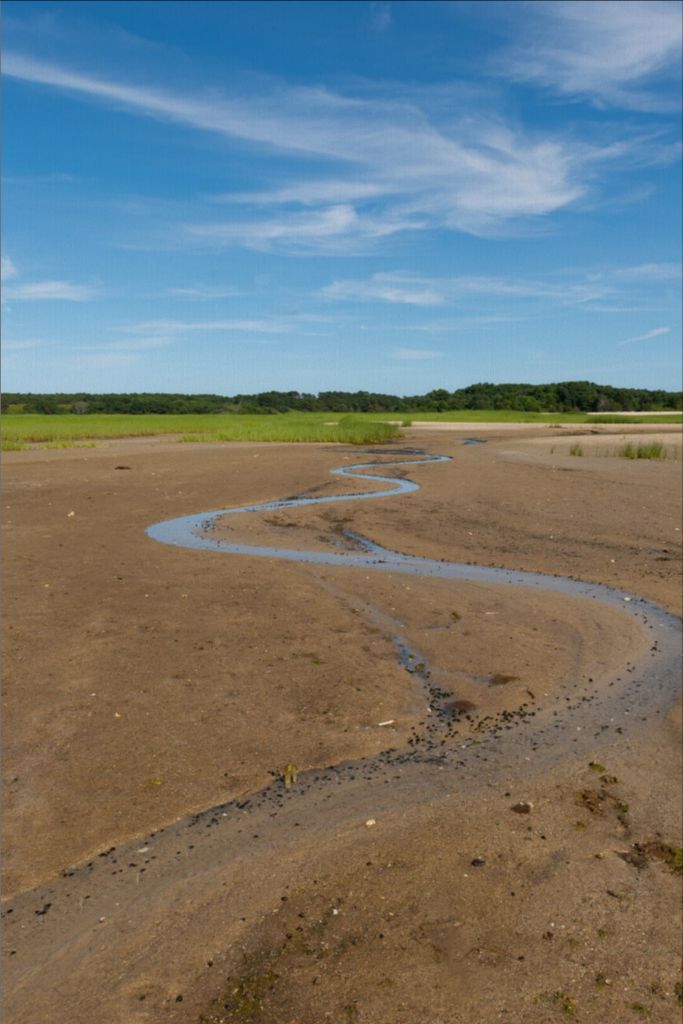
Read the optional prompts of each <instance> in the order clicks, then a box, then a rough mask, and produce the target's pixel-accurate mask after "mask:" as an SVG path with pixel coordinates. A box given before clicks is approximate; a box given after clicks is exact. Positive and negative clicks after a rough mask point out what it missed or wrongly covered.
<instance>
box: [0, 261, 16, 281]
mask: <svg viewBox="0 0 683 1024" xmlns="http://www.w3.org/2000/svg"><path fill="white" fill-rule="evenodd" d="M1 263H2V271H1V272H0V279H1V280H3V281H10V280H11V279H12V278H13V277H16V276H17V268H16V267H15V266H14V264H13V263H12V260H11V259H10V258H9V256H3V257H2V260H1Z"/></svg>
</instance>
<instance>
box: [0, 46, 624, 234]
mask: <svg viewBox="0 0 683 1024" xmlns="http://www.w3.org/2000/svg"><path fill="white" fill-rule="evenodd" d="M4 65H5V67H4V70H5V73H6V74H8V75H10V76H13V77H16V78H20V79H23V80H25V81H31V82H35V83H40V84H42V85H46V86H51V87H54V88H59V89H65V90H68V91H71V92H74V93H77V94H80V95H82V96H85V97H87V98H90V99H94V100H97V101H100V102H104V103H106V104H108V105H114V106H117V107H123V108H125V109H127V110H130V111H131V112H134V113H137V114H139V115H143V116H147V117H153V118H156V119H161V120H166V121H172V122H176V123H181V124H185V125H191V126H192V127H194V128H196V129H199V130H203V131H209V132H212V133H217V134H219V135H221V136H224V137H226V138H230V139H233V140H234V139H237V140H241V141H242V142H244V143H250V144H258V145H261V146H267V147H270V148H276V149H278V150H281V151H286V152H289V153H291V154H296V155H298V156H300V157H301V156H305V157H312V158H315V159H316V160H317V161H318V163H319V160H320V158H324V159H326V160H327V161H328V162H329V170H328V172H326V173H325V174H320V173H318V175H317V177H316V178H314V179H312V180H311V178H310V175H304V177H305V178H306V179H307V180H303V181H301V180H300V181H294V182H291V181H290V182H289V183H288V184H286V185H284V186H280V187H275V188H273V189H272V190H265V191H264V190H262V191H260V192H255V193H251V194H249V193H247V194H244V193H242V194H236V195H235V196H233V197H229V196H225V195H223V196H220V197H218V198H219V199H220V201H222V202H226V201H230V200H232V201H233V202H234V203H236V204H240V205H243V204H244V203H249V202H251V203H256V204H259V205H266V204H268V205H274V206H278V205H279V206H280V207H282V210H281V212H280V213H278V215H277V216H276V217H272V218H269V219H266V220H263V219H260V218H258V217H255V218H249V219H247V220H241V221H240V220H234V219H232V218H231V219H230V220H229V221H228V222H227V223H215V224H211V223H203V224H201V223H200V224H192V225H190V226H189V227H187V228H186V231H185V233H184V238H185V241H186V242H188V241H191V240H194V241H203V242H205V243H207V242H211V243H212V244H214V245H235V244H240V245H245V244H246V245H249V246H251V247H252V248H281V249H282V248H286V247H287V246H289V245H290V244H291V245H292V247H293V248H294V249H297V248H298V249H302V248H304V249H307V250H309V251H311V250H312V251H315V249H316V248H319V249H320V251H322V252H326V251H341V252H344V251H346V250H347V249H348V248H349V246H350V242H351V240H355V241H356V242H357V243H359V244H363V243H366V244H367V243H372V242H373V241H374V240H377V239H379V238H382V237H386V236H388V235H392V234H395V233H396V232H399V231H405V230H413V229H417V228H421V229H426V228H430V227H446V228H450V229H453V230H462V231H467V232H470V233H474V234H487V233H488V234H490V233H492V232H495V231H497V230H500V229H501V227H502V226H504V225H505V224H507V223H508V222H511V221H512V222H515V221H517V220H518V219H519V218H522V219H524V218H527V219H528V218H532V219H533V218H539V217H544V216H546V215H548V214H552V213H553V212H555V211H557V210H561V209H563V208H565V207H567V206H568V205H570V204H571V203H574V202H576V201H577V200H578V199H580V198H582V197H584V196H585V195H586V192H587V190H588V188H589V186H591V182H592V180H593V177H594V175H595V171H596V166H597V165H599V164H600V162H601V161H604V160H611V161H614V160H615V159H617V154H616V153H615V151H614V147H610V146H609V145H605V146H593V145H587V144H584V143H579V142H577V140H572V139H570V138H568V137H566V136H562V137H559V136H553V135H551V134H549V133H547V132H546V133H545V134H541V133H537V134H535V135H528V134H526V133H525V132H524V131H523V130H522V129H521V128H519V127H518V126H516V125H515V126H511V125H506V124H505V123H504V122H503V121H502V120H501V119H500V118H498V117H481V116H478V115H477V112H476V110H474V109H471V108H468V109H467V112H466V113H462V112H461V111H460V110H459V105H458V104H457V103H456V100H455V97H456V93H454V97H453V101H452V102H451V103H448V102H446V99H445V98H443V99H442V102H441V103H440V104H438V105H437V107H438V109H437V110H436V111H435V110H430V109H429V103H428V102H427V101H426V100H424V98H423V97H422V95H421V93H420V91H419V90H415V91H414V94H413V96H412V97H408V96H407V95H406V94H405V93H404V92H401V91H399V90H398V87H396V89H395V90H394V93H393V94H392V90H391V87H385V88H382V87H380V86H377V87H376V92H375V94H374V95H369V94H368V90H369V88H370V87H367V89H366V94H364V95H363V96H362V97H361V98H357V97H355V96H343V95H340V94H336V93H333V92H331V91H330V90H327V89H323V88H303V87H288V86H287V85H284V84H283V85H281V86H280V87H279V88H273V89H272V90H271V91H270V92H268V93H260V94H251V95H242V96H226V95H220V94H218V93H217V92H215V91H214V92H213V93H211V94H196V95H182V94H177V93H173V92H171V91H169V90H163V89H155V88H151V87H148V86H144V87H143V86H137V85H127V84H125V83H121V82H116V81H111V80H106V79H103V78H98V77H96V76H94V75H87V74H81V73H78V72H74V71H70V70H68V69H64V68H60V67H57V66H54V65H48V64H44V63H40V62H38V61H35V60H33V59H31V58H27V57H22V56H19V55H16V54H12V53H8V54H6V56H5V60H4ZM423 100H424V101H423ZM454 109H455V110H456V111H457V113H455V114H454V113H453V111H454ZM629 147H631V149H633V150H634V151H635V150H637V148H638V142H637V141H634V142H629V143H625V144H623V143H622V144H621V147H620V149H619V154H618V158H619V159H620V160H621V162H622V163H623V162H625V161H626V160H627V159H628V155H629ZM288 204H298V205H302V206H305V207H313V210H312V211H311V212H310V213H308V212H303V213H302V212H300V211H296V210H291V209H288V208H287V205H288Z"/></svg>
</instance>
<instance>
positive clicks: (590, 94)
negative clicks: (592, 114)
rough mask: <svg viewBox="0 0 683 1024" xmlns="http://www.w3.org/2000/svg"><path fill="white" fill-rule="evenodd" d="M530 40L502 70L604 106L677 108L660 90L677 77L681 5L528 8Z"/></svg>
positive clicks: (502, 61) (569, 3)
mask: <svg viewBox="0 0 683 1024" xmlns="http://www.w3.org/2000/svg"><path fill="white" fill-rule="evenodd" d="M527 12H531V16H528V15H527V21H526V32H525V35H526V38H525V39H524V41H523V42H522V43H521V44H518V45H516V46H514V47H512V48H510V49H508V50H507V51H506V52H505V53H504V55H503V56H502V57H501V58H499V59H498V60H497V61H496V63H495V66H496V69H497V70H498V71H499V72H500V73H501V74H504V75H506V76H508V77H511V78H515V79H517V80H521V81H527V82H535V83H537V84H540V85H542V86H545V87H547V88H549V89H551V90H553V91H554V92H556V93H560V94H563V95H569V96H580V97H585V98H588V99H589V100H591V101H592V102H594V103H595V104H596V105H599V106H615V107H624V108H627V109H633V110H658V111H667V110H672V109H677V107H678V106H679V98H678V97H677V98H676V100H674V101H673V102H672V101H671V99H669V98H668V97H665V96H663V95H662V94H661V92H660V91H658V89H657V86H658V84H660V82H661V80H662V79H663V78H666V77H668V78H672V77H674V76H675V75H676V73H677V69H678V67H679V65H680V51H681V5H680V3H679V2H677V0H673V2H672V0H628V2H627V3H623V2H621V3H618V2H616V3H615V2H614V0H591V2H590V3H577V2H576V0H552V2H547V0H546V2H542V3H534V4H531V5H528V6H527Z"/></svg>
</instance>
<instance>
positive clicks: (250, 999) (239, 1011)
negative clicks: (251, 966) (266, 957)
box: [199, 970, 280, 1024]
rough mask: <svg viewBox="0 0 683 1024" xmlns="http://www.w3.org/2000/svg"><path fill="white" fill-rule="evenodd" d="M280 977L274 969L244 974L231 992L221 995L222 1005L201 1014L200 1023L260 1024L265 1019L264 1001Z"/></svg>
mask: <svg viewBox="0 0 683 1024" xmlns="http://www.w3.org/2000/svg"><path fill="white" fill-rule="evenodd" d="M279 977H280V976H279V974H276V973H275V971H273V970H264V971H261V972H258V971H254V972H252V973H249V974H246V975H244V976H243V977H242V978H240V979H239V980H238V981H237V982H236V984H235V986H234V987H233V988H232V989H231V990H230V992H229V993H226V994H224V995H223V996H222V997H221V1004H222V1005H221V1006H220V1007H219V1006H216V1007H215V1008H214V1009H211V1010H210V1011H209V1012H208V1014H202V1015H201V1017H200V1018H199V1024H259V1022H261V1021H265V1018H264V1016H263V1010H264V1006H263V1001H264V999H265V998H266V996H267V995H268V993H269V992H271V991H272V990H273V988H274V987H275V984H276V982H277V981H278V978H279Z"/></svg>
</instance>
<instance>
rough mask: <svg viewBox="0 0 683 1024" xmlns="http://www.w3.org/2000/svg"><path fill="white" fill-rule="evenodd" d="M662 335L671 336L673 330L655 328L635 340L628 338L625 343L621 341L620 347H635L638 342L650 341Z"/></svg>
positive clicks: (639, 335)
mask: <svg viewBox="0 0 683 1024" xmlns="http://www.w3.org/2000/svg"><path fill="white" fill-rule="evenodd" d="M662 334H671V328H670V327H655V328H654V329H653V330H651V331H648V332H647V333H646V334H637V335H636V337H635V338H626V339H625V340H624V341H620V342H619V344H618V347H620V346H621V345H634V344H635V343H636V342H637V341H649V340H650V338H659V337H661V335H662Z"/></svg>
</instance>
